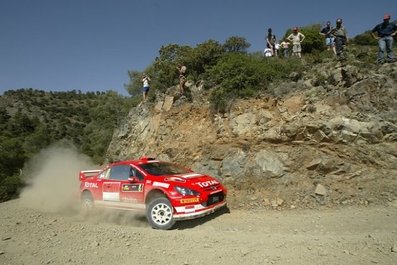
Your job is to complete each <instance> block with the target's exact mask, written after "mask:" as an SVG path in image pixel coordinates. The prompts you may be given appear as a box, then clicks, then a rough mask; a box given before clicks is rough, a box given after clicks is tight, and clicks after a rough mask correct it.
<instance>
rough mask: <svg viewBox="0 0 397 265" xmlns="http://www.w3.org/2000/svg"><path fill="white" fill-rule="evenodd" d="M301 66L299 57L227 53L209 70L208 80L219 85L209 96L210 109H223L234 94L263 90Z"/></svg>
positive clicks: (238, 95) (251, 94)
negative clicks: (289, 58)
mask: <svg viewBox="0 0 397 265" xmlns="http://www.w3.org/2000/svg"><path fill="white" fill-rule="evenodd" d="M300 67H301V62H300V60H293V59H291V60H283V59H278V58H263V57H259V56H253V55H247V54H242V53H228V54H226V55H224V56H223V57H222V58H221V59H219V61H218V63H217V64H216V65H215V66H214V67H212V68H211V69H210V70H209V71H208V77H209V79H210V82H211V83H213V84H216V86H217V87H218V88H217V89H215V90H214V91H213V94H212V96H211V99H210V101H211V103H212V104H213V109H214V110H216V111H220V112H225V111H227V110H228V107H229V106H230V104H229V102H231V101H232V100H233V99H234V98H243V97H252V96H253V95H255V94H257V93H258V92H261V91H265V90H266V89H267V86H268V84H269V83H270V82H273V81H276V80H280V79H282V78H285V77H287V76H288V75H289V74H290V73H291V72H292V71H296V70H299V68H300Z"/></svg>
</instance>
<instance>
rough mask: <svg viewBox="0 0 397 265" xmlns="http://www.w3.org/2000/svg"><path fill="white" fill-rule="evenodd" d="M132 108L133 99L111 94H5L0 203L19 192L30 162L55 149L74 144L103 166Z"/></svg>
mask: <svg viewBox="0 0 397 265" xmlns="http://www.w3.org/2000/svg"><path fill="white" fill-rule="evenodd" d="M131 106H133V102H132V99H129V98H124V97H121V96H119V95H118V94H117V93H115V92H111V91H109V92H106V93H104V92H101V93H100V92H97V93H94V92H91V93H81V92H79V91H70V92H44V91H41V90H34V89H19V90H10V91H6V92H5V93H4V95H2V96H0V161H1V162H0V201H2V200H7V199H9V198H11V197H13V196H15V195H16V194H17V191H18V189H19V188H20V187H21V186H23V184H24V180H23V178H24V177H25V176H23V175H21V172H22V169H23V168H24V165H25V163H26V162H27V161H29V159H31V158H32V157H33V156H34V155H36V154H37V153H39V152H40V151H41V150H43V149H45V148H47V147H48V146H50V145H53V144H59V145H66V146H74V147H75V148H76V149H77V150H79V151H80V152H81V153H84V154H86V155H88V156H90V157H91V158H92V159H93V161H95V162H96V163H101V162H103V160H104V155H105V152H106V149H107V147H108V145H109V142H110V141H111V137H112V134H113V129H114V127H115V126H116V124H117V123H118V122H119V120H120V118H122V117H124V116H125V115H126V114H127V113H128V110H129V108H130V107H131ZM104 124H106V126H104Z"/></svg>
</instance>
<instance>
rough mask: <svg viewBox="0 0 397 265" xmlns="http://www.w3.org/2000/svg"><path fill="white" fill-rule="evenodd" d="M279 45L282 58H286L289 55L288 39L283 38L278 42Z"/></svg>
mask: <svg viewBox="0 0 397 265" xmlns="http://www.w3.org/2000/svg"><path fill="white" fill-rule="evenodd" d="M280 47H281V50H282V52H283V54H284V58H288V57H289V41H288V39H285V40H283V41H282V42H281V43H280Z"/></svg>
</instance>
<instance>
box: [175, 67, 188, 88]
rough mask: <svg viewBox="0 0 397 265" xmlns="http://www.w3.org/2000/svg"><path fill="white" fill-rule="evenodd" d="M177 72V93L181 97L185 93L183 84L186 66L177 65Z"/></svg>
mask: <svg viewBox="0 0 397 265" xmlns="http://www.w3.org/2000/svg"><path fill="white" fill-rule="evenodd" d="M177 69H178V71H179V92H180V93H181V95H183V93H184V92H185V83H186V76H185V75H186V66H184V65H179V66H178V67H177Z"/></svg>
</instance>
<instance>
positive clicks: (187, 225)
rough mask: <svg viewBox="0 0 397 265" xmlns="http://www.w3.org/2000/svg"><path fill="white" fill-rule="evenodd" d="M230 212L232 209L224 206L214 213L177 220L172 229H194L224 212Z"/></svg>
mask: <svg viewBox="0 0 397 265" xmlns="http://www.w3.org/2000/svg"><path fill="white" fill-rule="evenodd" d="M228 213H230V209H229V208H228V207H223V208H221V209H219V210H218V211H216V212H214V213H213V214H210V215H206V216H204V217H201V218H197V219H192V220H184V221H179V222H176V224H175V226H174V227H173V228H172V230H185V229H192V228H194V227H196V226H199V225H202V224H204V223H206V222H209V221H211V220H213V219H216V218H218V217H219V216H221V215H223V214H228Z"/></svg>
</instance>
